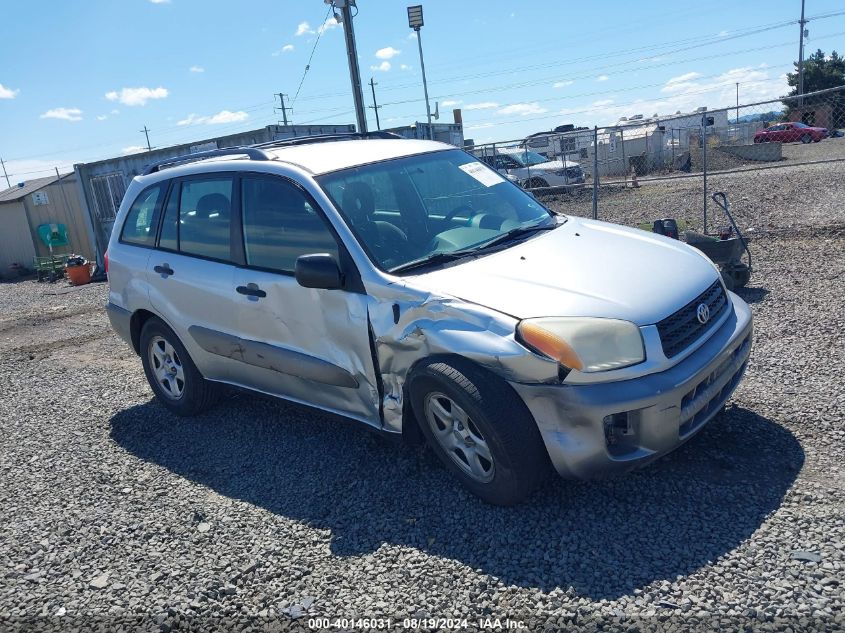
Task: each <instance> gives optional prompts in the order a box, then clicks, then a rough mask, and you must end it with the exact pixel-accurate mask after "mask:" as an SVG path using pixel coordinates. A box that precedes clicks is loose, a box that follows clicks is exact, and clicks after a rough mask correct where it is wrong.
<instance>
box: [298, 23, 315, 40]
mask: <svg viewBox="0 0 845 633" xmlns="http://www.w3.org/2000/svg"><path fill="white" fill-rule="evenodd" d="M313 32H314V30H313V29H312V28H311V25H310V24H308V22H300V23H299V26H297V27H296V33H294V35H295V36H296V37H299V36H300V35H308V34H310V33H313Z"/></svg>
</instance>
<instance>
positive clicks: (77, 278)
mask: <svg viewBox="0 0 845 633" xmlns="http://www.w3.org/2000/svg"><path fill="white" fill-rule="evenodd" d="M65 272H66V273H67V278H68V279H69V280H70V283H71V284H72V285H74V286H81V285H83V284H88V283H91V264H83V265H82V266H68V267H66V268H65Z"/></svg>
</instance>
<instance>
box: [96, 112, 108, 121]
mask: <svg viewBox="0 0 845 633" xmlns="http://www.w3.org/2000/svg"><path fill="white" fill-rule="evenodd" d="M108 118H109V115H108V114H98V115H97V120H98V121H105V120H106V119H108Z"/></svg>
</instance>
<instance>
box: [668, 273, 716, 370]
mask: <svg viewBox="0 0 845 633" xmlns="http://www.w3.org/2000/svg"><path fill="white" fill-rule="evenodd" d="M702 303H704V304H706V305H707V307H708V308H709V309H710V319H709V320H708V321H707V322H706V323H704V324H702V323H700V322H699V320H698V306H699V305H701V304H702ZM727 309H728V297H727V296H726V295H725V290H724V288H723V287H722V281H721V280H718V281H715V282H713V285H712V286H710V287H709V288H708V289H707V290H705V291H704V292H702V293H701V294H700V295H698V296H697V297H696V298H695V299H693V300H692V301H690V302H689V303H688V304H687V305H685V306H684V307H683V308H681V309H680V310H678V311H677V312H675V313H674V314H672V315H671V316H668V317H666V318H665V319H663V320H662V321H661V322H660V323H658V324H657V331H658V332H659V333H660V343H661V344H662V345H663V353H664V354H665V355H666V358H672V357H673V356H676V355H677V354H680V353H681V352H682V351H684V350H685V349H686V348H687V347H689V346H690V345H692V344H693V343H694V342H695V341H697V340H698V339H699V338H701V337H702V336H703V335H704V334H705V333H706V332H707V330H709V329H710V328H711V327H713V325H714V324H715V323H716V322H717V321H718V320H719V318H720V317H721V316H722V314H724V312H725V310H727Z"/></svg>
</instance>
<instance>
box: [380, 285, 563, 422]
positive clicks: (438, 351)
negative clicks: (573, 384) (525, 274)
mask: <svg viewBox="0 0 845 633" xmlns="http://www.w3.org/2000/svg"><path fill="white" fill-rule="evenodd" d="M391 289H392V291H393V295H394V296H392V297H385V296H382V297H380V299H379V300H378V301H375V300H372V301H371V303H370V306H369V318H370V325H371V328H372V333H373V337H374V347H375V356H376V358H375V361H376V364H377V369H376V371H377V372H379V374H380V376H381V383H382V403H381V404H382V406H381V408H382V416H383V421H384V427H385V430H388V431H392V432H401V430H402V412H403V408H404V387H405V382H406V380H407V378H408V375H409V373H410V371H411V369H412V367H413V366H414V364H415V363H417V362H418V361H419V360H422V359H424V358H428V357H431V356H435V355H442V354H453V355H457V356H461V357H464V358H466V359H469V360H471V361H473V362H475V363H477V364H478V365H480V366H482V367H484V368H486V369H488V370H489V371H492V372H493V373H495V374H497V375H499V376H501V377H502V378H504V379H505V380H508V381H511V382H523V383H539V384H542V383H557V382H559V379H558V364H557V363H556V362H555V361H553V360H549V359H545V358H542V357H541V356H538V355H537V354H534V353H532V352H530V351H528V350H527V349H526V348H525V347H523V346H522V345H520V344H519V343H518V342H517V341H516V339H515V338H514V331H515V328H516V324H517V322H518V320H517V319H515V318H514V317H512V316H509V315H506V314H502V313H501V312H497V311H495V310H491V309H489V308H485V307H483V306H480V305H477V304H473V303H468V302H466V301H463V300H461V299H456V298H454V297H446V296H435V295H432V294H430V293H426V292H422V291H417V290H414V289H412V288H409V287H407V286H399V285H394V286H393V287H392V288H391Z"/></svg>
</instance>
